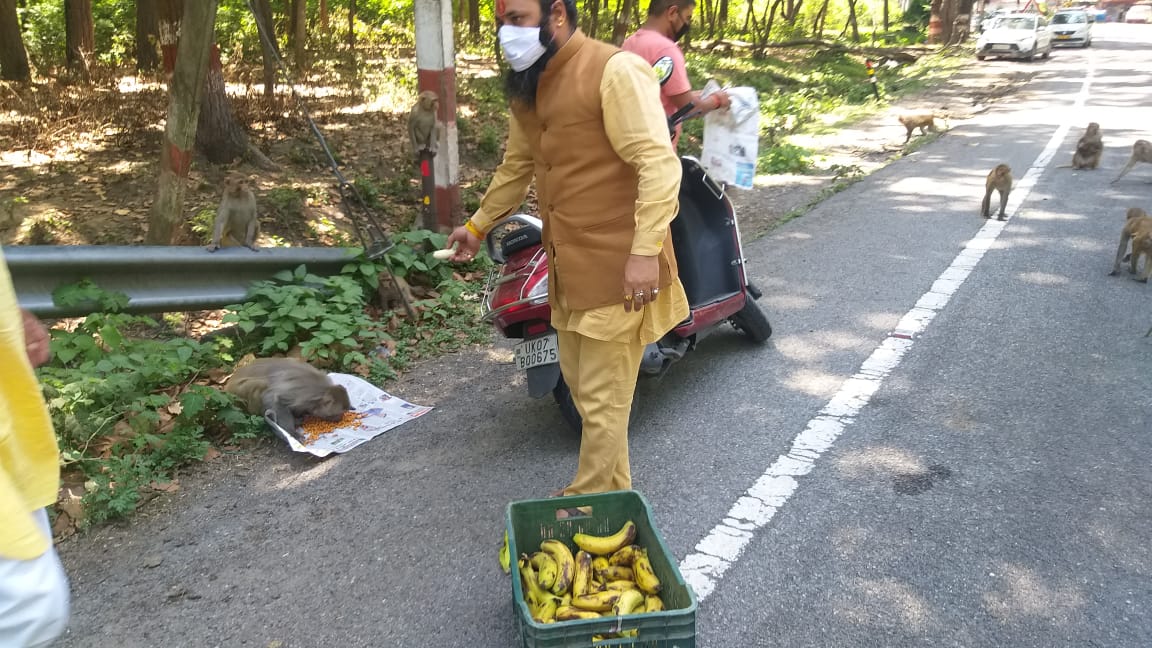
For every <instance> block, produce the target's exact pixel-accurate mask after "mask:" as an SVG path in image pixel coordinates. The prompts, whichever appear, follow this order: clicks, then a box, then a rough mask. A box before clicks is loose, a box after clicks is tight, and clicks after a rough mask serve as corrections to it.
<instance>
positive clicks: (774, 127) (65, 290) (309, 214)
mask: <svg viewBox="0 0 1152 648" xmlns="http://www.w3.org/2000/svg"><path fill="white" fill-rule="evenodd" d="M951 1H953V2H958V1H959V0H951ZM17 4H18V5H19V7H18V8H17V7H16V5H17ZM181 4H182V3H180V2H179V1H178V0H158V1H157V2H156V3H136V2H133V1H131V0H108V1H106V2H97V3H85V2H77V3H63V4H61V3H59V2H55V1H52V0H27V1H25V2H21V3H8V4H6V5H4V6H5V9H4V11H6V12H9V13H4V12H0V33H4V34H9V33H19V34H20V35H21V39H22V42H20V43H18V44H15V43H13V42H11V41H8V42H6V43H5V46H3V47H0V73H2V74H0V76H2V77H3V78H4V79H7V80H6V81H0V142H3V143H4V144H3V148H0V170H2V171H3V172H2V173H0V242H2V243H3V244H5V245H43V244H78V245H101V244H137V243H142V242H145V241H146V240H148V238H147V237H148V236H149V227H150V218H149V212H150V210H151V209H153V205H154V204H155V203H156V197H157V164H156V162H157V160H159V159H160V151H161V149H162V148H163V146H164V132H165V120H166V116H167V111H168V103H169V100H170V96H169V88H168V85H167V82H168V74H169V71H168V70H166V69H165V65H164V60H165V58H166V57H171V56H174V55H175V48H174V46H173V44H171V43H161V42H160V40H159V34H160V33H162V32H163V33H168V32H169V31H170V30H166V29H159V26H160V25H167V26H171V25H178V24H179V21H180V19H181V12H180V7H181ZM184 4H187V2H185V3H184ZM253 4H254V5H255V6H256V7H257V8H258V10H267V12H268V15H270V17H271V18H272V21H271V24H272V25H273V28H274V31H275V34H276V37H277V43H276V45H277V48H278V50H279V52H280V54H281V55H282V56H283V58H284V60H285V61H286V62H287V63H288V64H289V66H290V67H291V69H292V74H293V76H294V78H295V80H296V84H295V86H294V89H295V91H296V92H297V93H299V95H300V97H301V101H302V102H303V105H304V106H306V107H307V110H308V113H309V114H310V115H311V116H312V118H313V119H314V120H315V121H316V124H317V126H318V128H319V129H320V131H321V132H322V133H323V134H324V135H325V137H326V139H327V144H328V146H329V147H330V149H331V150H332V152H333V154H334V155H335V157H336V160H337V163H338V164H339V166H340V169H341V173H342V174H343V175H344V176H345V177H346V178H348V179H349V180H350V181H351V182H352V184H353V186H354V187H355V188H356V191H357V193H358V194H359V195H360V196H361V197H362V199H363V201H364V204H363V207H364V208H366V209H369V210H371V212H372V213H373V214H374V215H375V216H376V217H377V218H378V219H379V220H380V221H381V222H383V223H384V224H385V225H386V227H387V228H388V230H389V231H390V234H391V238H392V240H393V242H394V243H395V246H394V247H393V248H392V249H391V251H390V252H389V253H388V254H387V255H386V256H385V257H384V258H383V259H380V260H378V261H376V262H369V261H367V260H366V259H364V258H363V257H360V259H359V260H358V261H354V262H351V263H349V264H348V265H347V267H345V268H344V271H343V272H342V273H341V274H339V275H336V276H333V277H316V276H312V275H311V274H309V272H308V269H307V268H303V267H301V268H298V269H296V270H295V271H292V272H285V273H282V274H281V275H279V276H277V277H275V278H273V279H270V280H269V281H266V282H261V283H259V284H257V285H255V286H253V287H252V290H251V292H250V297H249V301H248V302H247V303H243V304H236V305H233V306H230V307H229V308H227V309H224V310H223V311H217V312H210V313H169V314H165V315H163V316H158V317H145V316H138V315H129V314H126V313H124V312H123V311H124V307H125V297H124V296H123V295H116V294H110V293H107V292H105V291H103V290H102V289H101V287H100V286H96V285H94V284H91V283H88V282H86V283H82V284H80V285H74V286H65V287H62V288H61V289H60V290H58V292H57V294H56V299H57V300H58V301H60V302H61V303H80V302H84V303H92V302H95V303H97V304H98V309H97V312H94V313H92V314H91V315H89V316H87V317H84V318H79V319H74V320H66V321H60V322H55V323H52V327H53V328H52V346H53V360H52V361H51V363H50V364H49V365H47V366H45V367H43V368H42V369H40V376H41V379H42V381H43V383H44V389H45V394H46V396H47V398H48V400H49V405H50V409H51V412H52V417H53V422H54V424H55V426H56V430H57V433H58V435H59V438H60V445H61V462H62V465H63V469H64V485H63V488H62V490H61V497H60V503H59V506H58V507H57V515H56V522H55V529H56V531H57V532H58V533H60V534H67V533H71V532H73V531H74V530H75V529H77V528H81V527H82V526H84V525H86V524H94V523H101V522H104V521H107V520H111V519H115V518H118V517H123V516H126V515H129V514H131V513H132V512H133V511H134V510H136V508H137V507H138V506H140V504H141V503H142V502H144V501H147V500H148V499H149V498H151V497H153V496H154V495H155V494H157V493H163V492H167V491H171V490H173V489H175V488H178V487H179V485H178V484H179V476H180V474H181V471H182V470H184V469H185V468H186V467H187V466H188V465H189V464H190V463H194V462H199V461H203V460H206V459H212V458H214V457H216V456H218V455H219V454H221V453H229V452H241V451H246V450H247V449H248V448H249V447H250V446H251V445H252V444H254V443H258V442H260V440H261V439H263V438H266V437H267V435H268V432H267V430H266V427H265V426H264V424H263V422H262V420H261V419H260V418H258V417H253V416H249V415H248V414H247V413H245V412H244V411H243V410H242V409H240V408H238V407H237V404H236V403H234V402H233V401H232V400H231V399H230V397H229V396H227V395H226V394H225V393H223V392H222V391H221V390H220V389H219V386H220V385H221V384H222V382H223V381H224V380H225V379H226V378H227V376H228V375H229V373H230V371H231V369H232V367H234V366H235V364H236V363H237V362H238V361H241V360H242V359H243V358H245V357H246V356H249V355H254V356H268V355H291V356H295V357H301V358H304V359H306V360H308V361H309V362H311V363H313V364H315V365H316V366H318V367H321V368H324V369H326V370H329V371H338V372H347V373H354V374H358V375H360V376H364V377H365V378H367V379H368V380H370V381H372V382H374V383H376V384H379V385H382V386H384V387H385V388H387V385H388V383H389V381H391V380H393V379H395V378H396V377H397V376H399V375H400V374H402V373H403V372H404V371H406V370H408V369H409V368H410V367H411V366H412V364H413V363H414V362H417V361H419V360H420V359H423V358H429V357H433V356H435V355H437V354H441V353H445V352H450V351H453V350H456V349H459V348H461V347H463V346H466V345H472V344H477V343H483V342H485V341H487V340H488V338H489V328H488V327H487V326H486V325H484V324H483V323H481V322H480V321H479V313H480V299H481V295H482V292H483V283H484V278H485V276H486V274H487V271H488V269H489V268H490V262H489V261H487V260H485V259H479V260H477V261H476V262H474V263H472V264H470V265H468V266H452V265H449V264H446V263H445V262H441V261H438V260H436V259H434V258H433V257H432V256H431V255H430V253H431V251H433V250H434V249H437V248H439V247H441V246H442V245H443V243H444V240H445V235H444V234H443V233H438V232H432V231H428V230H426V229H416V228H414V224H415V223H416V222H417V215H418V214H419V212H420V210H421V208H422V202H421V192H420V176H419V169H418V167H417V165H416V163H415V160H414V159H413V157H412V153H411V151H408V150H406V140H407V133H406V121H405V120H406V117H407V112H408V109H409V107H410V106H411V105H412V102H413V101H414V99H415V95H416V73H415V68H416V65H415V60H414V54H413V43H414V33H413V29H414V27H413V24H414V17H413V13H412V12H413V8H412V2H411V0H357V1H356V2H349V1H348V0H326V1H320V2H311V1H306V0H291V1H289V2H284V3H271V2H269V1H268V0H256V1H255V2H254V3H253ZM578 4H579V6H580V8H581V10H582V12H583V18H582V25H581V26H582V28H583V29H584V30H585V31H586V32H588V33H590V34H592V35H594V36H596V37H598V38H602V39H604V40H616V41H619V40H620V39H621V38H622V37H623V36H624V35H626V34H627V33H630V32H631V31H633V30H634V29H635V28H636V27H637V25H638V24H639V21H640V18H641V14H642V12H643V10H644V9H645V8H646V3H645V2H642V1H641V0H616V1H614V2H610V1H608V0H603V1H600V0H580V2H578ZM456 5H457V12H456V15H457V19H458V25H457V31H456V35H457V45H458V49H459V56H458V59H457V62H456V72H457V88H456V94H457V104H458V114H457V120H458V121H457V125H458V133H459V139H460V158H461V169H460V185H461V198H462V203H463V205H462V211H463V212H464V213H470V212H471V211H473V210H475V209H476V208H477V206H478V205H479V200H480V197H481V196H482V195H483V192H484V190H485V189H486V187H487V183H488V180H489V178H490V177H491V174H492V171H493V169H494V168H495V166H496V165H497V164H498V163H499V161H500V159H501V156H502V153H503V145H504V139H505V135H506V126H507V125H506V119H507V118H506V114H507V113H506V105H505V101H504V97H503V91H502V85H501V80H500V72H501V62H500V61H499V58H498V52H497V51H496V50H497V48H496V47H495V46H494V34H493V33H492V30H491V29H490V25H492V24H493V20H494V17H493V15H492V2H491V0H462V1H461V2H458V3H456ZM138 6H144V7H152V8H154V9H156V12H155V13H154V14H150V15H141V14H138V13H137V8H138ZM943 6H948V2H944V3H943ZM897 7H898V5H897V4H896V3H894V2H890V1H889V2H886V0H869V1H860V2H857V1H855V0H822V2H819V3H803V2H799V1H797V0H787V1H785V0H773V1H772V2H769V1H767V0H731V1H730V2H720V3H717V2H713V1H712V0H698V5H697V10H696V16H695V21H694V22H695V26H694V30H693V34H694V36H693V38H694V40H693V41H692V42H691V43H689V44H687V49H688V58H689V71H690V76H691V77H692V81H693V86H694V87H697V88H698V87H701V86H702V85H703V83H704V81H705V80H706V79H708V78H716V79H717V80H718V81H719V82H721V83H722V84H723V85H732V86H751V87H754V88H756V90H757V91H758V93H759V97H760V102H761V112H762V115H761V135H762V138H761V144H760V159H759V167H758V171H759V172H760V173H764V174H776V173H805V172H807V171H809V170H811V169H812V168H813V165H816V164H818V162H819V158H820V152H819V151H812V150H807V149H805V148H803V147H800V146H796V145H794V144H792V143H790V142H789V137H790V136H792V135H795V134H798V133H805V132H809V133H810V132H821V130H826V129H829V128H833V127H835V125H836V124H838V123H842V122H844V121H845V120H852V119H858V118H859V117H860V116H862V115H865V114H868V113H869V112H870V111H873V110H876V109H877V108H878V107H879V106H881V105H883V102H884V101H887V100H889V99H891V98H893V97H896V96H899V95H900V94H901V93H905V92H909V91H914V90H917V89H919V88H922V87H923V86H924V85H925V84H929V83H931V81H932V79H933V75H939V74H941V73H943V71H946V70H948V69H950V66H954V65H955V64H954V62H953V60H952V59H950V58H949V56H948V54H947V51H946V50H944V51H941V50H938V49H936V48H927V47H924V46H923V45H921V43H922V42H923V41H924V33H925V27H926V25H927V22H928V9H927V7H926V6H921V5H917V4H913V5H912V6H911V8H910V10H909V12H908V13H907V14H904V15H899V12H898V8H897ZM12 12H14V13H12ZM185 15H187V14H185ZM620 16H623V17H625V18H624V19H622V20H617V18H618V17H620ZM214 33H215V42H216V50H215V52H214V54H213V57H215V56H216V55H217V54H218V61H219V64H220V65H219V70H218V72H219V74H220V75H221V76H222V78H223V80H224V81H225V82H226V84H227V86H226V88H227V92H226V95H225V93H224V91H223V90H218V89H217V90H214V89H213V88H212V87H207V88H206V90H205V98H204V102H205V105H206V106H208V105H212V106H214V107H215V108H214V109H221V110H224V111H225V112H224V113H223V114H224V118H225V119H226V121H227V122H228V123H230V124H236V125H238V128H239V132H240V133H241V134H242V135H243V136H244V137H245V138H246V139H247V141H248V142H249V143H250V144H251V145H252V146H253V147H255V148H256V149H258V150H259V151H260V152H261V154H262V155H263V156H266V157H267V158H268V160H270V161H271V162H272V163H273V164H274V166H275V168H265V167H264V166H262V165H261V163H259V161H258V160H254V159H253V158H252V157H251V156H248V155H238V156H233V157H231V158H228V159H227V160H225V161H216V162H211V161H209V160H213V159H218V158H219V154H220V152H221V151H220V146H219V143H214V142H213V141H211V139H210V138H208V139H207V140H206V141H204V142H201V141H200V139H199V138H198V139H197V146H196V149H195V156H194V158H193V161H192V165H191V170H190V172H189V173H188V176H187V179H186V184H185V189H186V193H185V194H184V196H183V207H182V211H181V213H182V214H183V215H184V216H183V217H182V218H181V219H180V222H179V226H178V227H177V228H176V229H175V231H174V232H173V234H172V236H171V240H170V241H169V242H170V243H171V244H177V245H200V244H203V243H205V242H207V238H208V236H209V235H210V232H211V226H212V219H213V218H214V214H215V209H216V204H217V203H218V201H219V195H218V191H219V186H220V180H221V179H222V178H223V177H224V176H225V175H226V174H227V173H229V172H236V171H239V172H241V173H243V174H245V175H247V176H248V177H249V178H250V180H251V182H252V184H253V185H254V187H255V189H256V193H257V197H258V203H259V207H260V216H261V229H262V237H261V239H260V241H259V242H260V245H262V246H265V247H270V246H289V245H291V246H302V245H310V246H342V247H355V246H357V245H359V238H358V237H357V236H356V231H357V224H358V223H357V221H356V219H355V218H352V217H350V216H349V215H348V212H347V211H346V210H345V208H344V207H345V206H344V205H342V203H341V200H342V198H341V194H340V192H339V190H338V187H337V184H336V182H335V179H334V177H333V176H332V174H331V172H330V169H329V168H328V161H327V158H326V156H325V154H324V151H323V149H322V148H321V145H320V143H319V142H318V141H317V140H316V139H315V138H314V137H313V135H312V132H311V130H310V127H309V125H308V123H307V122H306V121H305V120H304V119H303V116H302V113H301V112H300V110H299V109H298V106H297V104H296V103H295V101H294V99H293V98H292V95H291V92H290V90H289V88H288V86H287V85H285V84H284V83H283V82H281V83H280V84H279V85H277V86H275V87H274V88H271V89H270V90H268V89H266V88H265V85H264V79H265V78H266V76H265V74H266V70H267V69H268V65H267V64H268V60H269V59H267V58H266V53H265V52H264V51H263V50H262V48H261V46H260V42H259V39H258V36H257V31H256V22H255V19H254V18H253V15H252V14H251V13H249V10H248V3H247V2H232V1H225V2H221V3H220V6H219V9H218V11H217V13H216V18H215V29H214ZM17 50H18V51H17ZM868 60H870V61H872V62H874V63H875V64H876V65H877V68H876V69H877V70H878V72H877V78H878V79H879V83H880V85H879V87H880V90H881V93H882V94H881V99H880V100H877V99H876V98H875V97H874V96H873V93H872V88H871V85H870V84H869V80H868V73H867V67H866V65H865V62H866V61H868ZM21 63H22V65H21ZM213 70H214V71H213V72H210V74H211V73H215V71H216V70H215V68H213ZM209 85H210V84H209ZM213 92H217V93H218V94H216V95H213V94H212V93H213ZM684 132H685V136H684V137H683V138H682V139H681V150H682V152H684V153H697V152H699V150H700V146H701V143H702V133H703V123H702V120H693V121H690V122H688V123H686V124H685V131H684ZM201 134H203V133H201ZM206 137H207V136H206ZM841 171H842V172H838V173H837V175H839V176H842V177H843V178H845V179H846V180H851V179H853V178H855V177H858V171H859V170H858V169H857V170H855V171H853V170H852V169H843V170H841ZM533 200H534V199H533V197H532V195H531V194H530V195H529V199H528V202H527V204H526V205H525V208H526V209H529V210H531V208H532V206H533ZM385 266H387V268H386V267H385ZM386 269H391V271H392V272H394V273H395V274H396V275H398V276H400V277H403V278H404V279H405V280H406V282H407V283H408V284H409V285H410V286H411V288H412V292H413V294H414V297H415V300H416V301H415V303H414V307H415V317H411V316H409V315H408V314H407V313H406V310H405V309H403V308H397V306H396V305H395V303H394V300H393V299H390V298H389V296H388V295H387V294H386V293H387V284H386V282H384V283H383V285H382V278H381V277H382V273H383V272H384V271H385V270H386ZM384 276H386V275H384ZM206 334H207V335H206Z"/></svg>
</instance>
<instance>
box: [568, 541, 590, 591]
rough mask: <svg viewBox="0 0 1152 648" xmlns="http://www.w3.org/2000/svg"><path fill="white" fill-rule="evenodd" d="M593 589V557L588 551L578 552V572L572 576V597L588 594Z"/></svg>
mask: <svg viewBox="0 0 1152 648" xmlns="http://www.w3.org/2000/svg"><path fill="white" fill-rule="evenodd" d="M591 587H592V556H591V555H589V554H588V552H586V551H577V552H576V571H575V573H574V574H573V576H572V597H573V598H575V597H577V596H581V595H583V594H587V593H588V590H589V589H591Z"/></svg>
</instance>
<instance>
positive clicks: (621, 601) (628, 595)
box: [612, 590, 644, 616]
mask: <svg viewBox="0 0 1152 648" xmlns="http://www.w3.org/2000/svg"><path fill="white" fill-rule="evenodd" d="M638 607H639V608H643V607H644V595H643V594H641V593H640V592H638V591H637V590H625V591H623V592H620V598H618V599H616V603H615V604H614V605H613V606H612V613H613V614H615V615H616V616H624V615H625V614H632V611H633V610H635V609H636V608H638Z"/></svg>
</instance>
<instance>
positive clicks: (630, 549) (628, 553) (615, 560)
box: [608, 545, 640, 567]
mask: <svg viewBox="0 0 1152 648" xmlns="http://www.w3.org/2000/svg"><path fill="white" fill-rule="evenodd" d="M639 551H640V546H639V545H628V546H627V547H624V548H623V549H621V550H619V551H617V552H616V553H614V554H612V557H611V558H609V559H608V564H609V565H613V566H615V565H622V566H624V567H630V566H631V565H632V561H633V560H635V559H636V554H637V553H639Z"/></svg>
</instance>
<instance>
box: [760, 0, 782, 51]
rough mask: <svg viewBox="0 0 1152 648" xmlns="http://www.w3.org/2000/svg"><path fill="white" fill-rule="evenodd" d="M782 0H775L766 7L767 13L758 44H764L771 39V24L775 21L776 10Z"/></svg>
mask: <svg viewBox="0 0 1152 648" xmlns="http://www.w3.org/2000/svg"><path fill="white" fill-rule="evenodd" d="M782 2H783V0H775V2H773V3H772V4H771V5H770V6H769V7H768V15H767V16H766V18H765V20H764V37H763V38H761V39H760V45H765V44H767V43H768V41H770V40H772V25H773V24H775V22H776V10H777V9H779V8H780V4H781V3H782Z"/></svg>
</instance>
